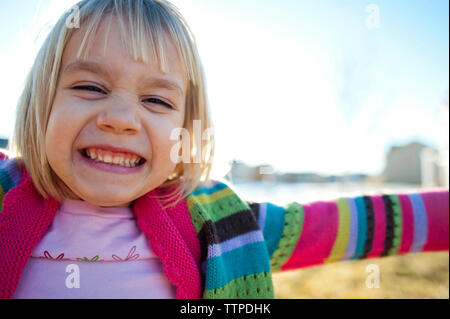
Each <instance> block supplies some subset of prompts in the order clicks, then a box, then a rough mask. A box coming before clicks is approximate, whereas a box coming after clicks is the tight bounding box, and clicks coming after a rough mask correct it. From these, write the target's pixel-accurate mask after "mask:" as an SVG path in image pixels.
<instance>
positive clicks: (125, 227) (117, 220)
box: [13, 200, 176, 299]
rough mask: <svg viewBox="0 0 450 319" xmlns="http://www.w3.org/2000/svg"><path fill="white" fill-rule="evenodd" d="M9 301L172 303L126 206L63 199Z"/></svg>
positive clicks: (169, 285) (165, 282)
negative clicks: (139, 300) (135, 300)
mask: <svg viewBox="0 0 450 319" xmlns="http://www.w3.org/2000/svg"><path fill="white" fill-rule="evenodd" d="M13 298H160V299H167V298H176V287H175V286H174V285H173V284H172V283H170V282H169V280H168V279H167V278H166V276H165V275H164V272H163V268H162V263H161V261H160V260H159V259H158V258H157V257H156V256H155V255H154V253H153V252H152V250H151V248H150V246H149V244H148V239H147V237H146V235H145V234H144V233H143V232H142V231H141V230H140V229H139V227H138V226H137V223H136V217H135V216H134V214H133V211H132V210H131V208H129V207H99V206H95V205H92V204H90V203H88V202H85V201H79V200H64V201H63V202H62V203H61V206H60V209H59V211H58V212H57V213H56V215H55V218H54V219H53V222H52V224H51V226H50V227H49V229H48V230H47V232H46V233H45V235H44V236H43V237H42V238H41V240H40V241H39V243H38V245H37V246H36V247H35V249H34V250H33V252H32V254H31V258H30V259H29V260H28V262H27V264H26V266H25V269H24V271H23V274H22V277H21V278H20V282H19V285H18V287H17V289H16V291H15V293H14V296H13Z"/></svg>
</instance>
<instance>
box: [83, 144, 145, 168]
mask: <svg viewBox="0 0 450 319" xmlns="http://www.w3.org/2000/svg"><path fill="white" fill-rule="evenodd" d="M80 153H81V155H83V156H84V157H85V158H87V159H90V160H92V161H95V162H101V163H106V164H110V165H115V166H122V167H130V168H131V167H137V166H141V165H143V164H144V163H145V159H144V158H142V157H139V156H137V155H134V154H129V153H115V152H111V151H106V150H101V149H97V148H85V149H82V150H80Z"/></svg>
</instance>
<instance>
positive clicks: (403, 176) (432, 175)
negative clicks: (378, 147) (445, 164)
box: [383, 142, 440, 186]
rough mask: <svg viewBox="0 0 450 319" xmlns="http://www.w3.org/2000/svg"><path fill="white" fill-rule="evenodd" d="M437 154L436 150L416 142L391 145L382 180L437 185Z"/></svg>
mask: <svg viewBox="0 0 450 319" xmlns="http://www.w3.org/2000/svg"><path fill="white" fill-rule="evenodd" d="M438 155H439V152H438V150H436V149H434V148H431V147H428V146H426V145H424V144H422V143H418V142H412V143H409V144H407V145H404V146H393V147H391V149H390V150H389V153H388V155H387V159H386V167H385V169H384V172H383V177H384V182H387V183H407V184H416V185H423V186H436V185H439V184H440V182H439V173H440V169H439V165H438V163H437V160H436V159H437V158H438Z"/></svg>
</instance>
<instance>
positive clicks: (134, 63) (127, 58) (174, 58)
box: [61, 14, 186, 84]
mask: <svg viewBox="0 0 450 319" xmlns="http://www.w3.org/2000/svg"><path fill="white" fill-rule="evenodd" d="M128 31H129V29H128V28H126V26H125V28H124V26H123V25H121V22H120V21H119V19H118V18H117V17H116V16H115V15H111V14H110V15H108V16H106V17H104V18H102V20H101V21H100V24H99V26H98V28H97V29H96V30H92V29H89V28H88V27H87V26H81V28H80V29H77V30H75V31H74V32H73V34H72V35H71V37H70V39H69V41H68V43H67V45H66V47H65V49H64V53H63V56H62V61H61V70H64V69H65V68H67V66H69V65H70V64H74V63H76V62H78V61H83V60H86V61H92V62H96V63H98V64H100V65H104V66H106V67H108V68H109V69H110V70H115V71H117V72H119V73H121V72H127V73H133V72H141V73H152V74H158V75H160V76H161V77H171V78H173V79H176V80H177V81H179V82H181V83H184V82H185V81H186V69H185V66H184V64H183V63H182V59H181V58H180V55H179V52H178V50H177V49H176V46H175V45H174V43H173V41H172V39H171V38H170V37H169V36H168V34H167V32H162V33H160V35H161V34H162V35H163V36H160V37H159V41H157V43H156V46H152V45H147V43H150V42H149V41H146V40H145V38H143V36H142V35H139V34H134V36H135V37H136V36H138V37H139V40H140V41H133V40H132V35H131V34H129V33H128ZM150 36H152V38H153V39H158V37H155V36H153V35H150ZM136 43H137V45H136ZM181 83H180V84H181Z"/></svg>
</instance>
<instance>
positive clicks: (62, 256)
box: [44, 250, 64, 260]
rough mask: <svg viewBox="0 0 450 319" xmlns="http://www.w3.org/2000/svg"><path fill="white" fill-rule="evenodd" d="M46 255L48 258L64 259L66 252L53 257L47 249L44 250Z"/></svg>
mask: <svg viewBox="0 0 450 319" xmlns="http://www.w3.org/2000/svg"><path fill="white" fill-rule="evenodd" d="M44 257H45V258H47V259H53V260H62V259H63V258H64V253H62V254H59V255H58V257H56V258H53V257H52V255H50V253H49V252H48V251H47V250H46V251H44Z"/></svg>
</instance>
